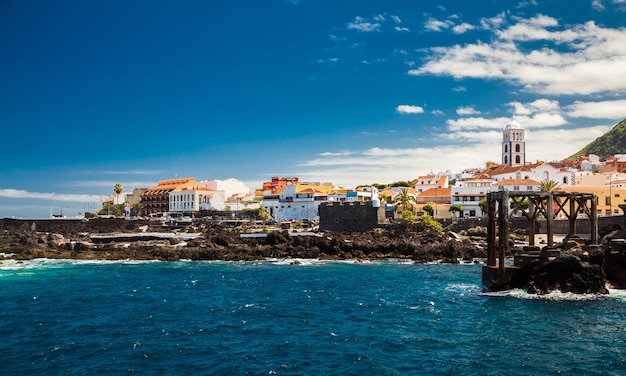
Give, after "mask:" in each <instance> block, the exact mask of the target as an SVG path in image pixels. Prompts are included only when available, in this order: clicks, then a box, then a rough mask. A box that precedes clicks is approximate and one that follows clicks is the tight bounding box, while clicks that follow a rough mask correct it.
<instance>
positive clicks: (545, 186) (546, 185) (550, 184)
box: [539, 180, 559, 192]
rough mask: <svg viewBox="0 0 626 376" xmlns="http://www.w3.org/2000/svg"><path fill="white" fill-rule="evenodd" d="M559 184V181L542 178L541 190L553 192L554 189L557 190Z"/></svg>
mask: <svg viewBox="0 0 626 376" xmlns="http://www.w3.org/2000/svg"><path fill="white" fill-rule="evenodd" d="M558 185H559V183H557V182H555V181H554V180H542V181H541V182H540V183H539V191H541V192H552V191H554V190H556V187H557V186H558Z"/></svg>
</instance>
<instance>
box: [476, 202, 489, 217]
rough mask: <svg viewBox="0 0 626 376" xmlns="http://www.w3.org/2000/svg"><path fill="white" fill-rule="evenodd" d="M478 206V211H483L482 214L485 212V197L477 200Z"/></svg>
mask: <svg viewBox="0 0 626 376" xmlns="http://www.w3.org/2000/svg"><path fill="white" fill-rule="evenodd" d="M478 207H479V208H480V211H481V212H482V213H483V215H485V214H487V199H486V198H483V199H481V200H480V201H478Z"/></svg>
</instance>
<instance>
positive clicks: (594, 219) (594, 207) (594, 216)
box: [590, 195, 621, 244]
mask: <svg viewBox="0 0 626 376" xmlns="http://www.w3.org/2000/svg"><path fill="white" fill-rule="evenodd" d="M620 207H621V205H620ZM590 221H591V243H592V244H598V196H596V195H591V218H590Z"/></svg>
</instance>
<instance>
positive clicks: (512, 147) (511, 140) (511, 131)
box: [502, 120, 526, 167]
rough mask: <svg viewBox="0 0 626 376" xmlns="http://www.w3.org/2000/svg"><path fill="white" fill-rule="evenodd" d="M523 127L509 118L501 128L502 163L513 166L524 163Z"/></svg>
mask: <svg viewBox="0 0 626 376" xmlns="http://www.w3.org/2000/svg"><path fill="white" fill-rule="evenodd" d="M524 131H525V130H524V127H522V125H521V124H520V123H518V122H517V121H515V120H511V121H510V122H509V123H507V124H506V125H505V126H504V128H503V129H502V164H503V165H509V166H513V167H517V166H523V165H525V164H526V143H525V141H524Z"/></svg>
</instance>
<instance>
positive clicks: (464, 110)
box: [456, 106, 480, 116]
mask: <svg viewBox="0 0 626 376" xmlns="http://www.w3.org/2000/svg"><path fill="white" fill-rule="evenodd" d="M456 113H457V115H461V116H465V115H478V114H480V111H478V110H476V109H475V108H474V107H472V106H461V107H459V108H457V109H456Z"/></svg>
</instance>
